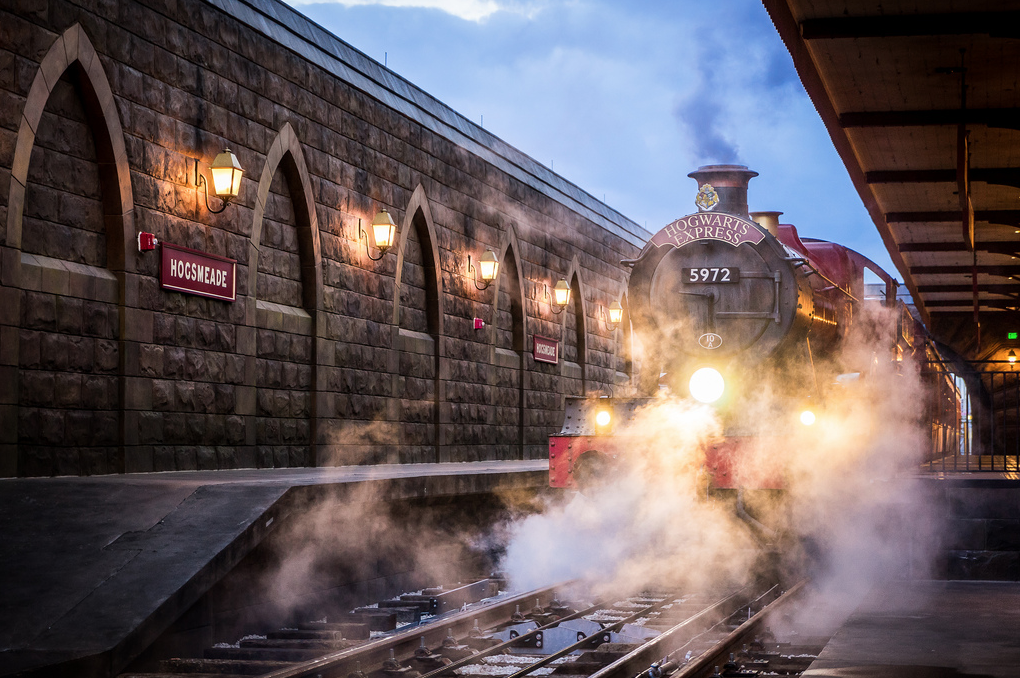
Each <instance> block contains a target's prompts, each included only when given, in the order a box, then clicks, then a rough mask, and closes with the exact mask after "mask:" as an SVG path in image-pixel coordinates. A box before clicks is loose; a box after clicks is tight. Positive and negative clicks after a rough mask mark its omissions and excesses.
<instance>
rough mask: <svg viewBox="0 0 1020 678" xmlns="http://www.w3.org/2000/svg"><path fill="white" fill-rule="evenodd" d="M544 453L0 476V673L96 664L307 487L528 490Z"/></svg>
mask: <svg viewBox="0 0 1020 678" xmlns="http://www.w3.org/2000/svg"><path fill="white" fill-rule="evenodd" d="M548 464H549V462H548V460H545V459H540V460H528V461H501V462H495V461H493V462H472V463H444V464H407V465H378V466H354V467H335V468H300V469H263V470H255V469H246V470H234V471H207V472H204V471H190V472H173V473H150V474H126V475H116V476H95V477H87V478H81V477H59V478H27V479H5V480H0V544H2V547H0V582H2V586H0V675H16V674H22V673H24V674H26V675H31V674H33V673H34V674H35V675H44V674H45V669H44V668H43V667H47V666H52V665H54V664H58V663H62V664H64V665H72V666H74V667H75V669H74V671H73V675H108V674H109V673H111V672H112V671H115V670H116V669H117V667H121V666H123V665H124V664H125V663H126V662H127V661H128V660H129V659H131V658H132V657H134V656H135V655H137V653H139V652H141V651H142V650H143V649H144V648H145V647H147V646H148V644H149V643H151V642H152V640H153V639H154V638H156V637H157V636H158V635H159V634H160V633H161V632H162V631H163V630H164V629H165V628H166V627H167V626H168V625H169V624H171V623H172V622H173V621H174V620H175V619H177V618H178V617H179V616H180V615H181V614H182V613H183V612H184V611H186V610H187V609H188V608H189V607H190V606H191V605H192V604H194V603H195V601H196V600H198V599H199V597H200V596H202V595H203V594H204V593H205V592H206V591H208V590H209V588H210V587H211V586H213V585H214V584H215V583H216V582H217V581H219V580H220V579H221V578H222V577H223V576H224V575H225V574H226V573H228V572H229V571H230V570H231V569H232V568H233V567H234V566H235V565H237V564H238V563H239V562H240V561H241V559H242V558H244V557H245V555H247V554H248V553H250V552H251V551H252V549H253V548H254V547H255V546H257V545H258V544H259V543H260V542H261V541H262V540H263V539H264V538H265V537H266V536H267V535H269V534H270V533H271V532H272V531H273V530H274V528H276V527H278V526H279V525H280V524H281V523H282V522H283V518H285V517H286V516H287V515H289V514H290V513H291V512H293V511H296V510H299V509H300V507H302V506H306V505H308V503H309V502H312V501H314V500H315V498H316V497H317V496H324V495H326V494H327V493H328V494H330V496H338V495H339V496H341V497H346V498H347V499H348V500H349V501H352V502H353V501H368V500H369V498H371V499H370V500H371V501H396V500H403V499H422V498H443V497H465V496H471V495H483V494H491V493H498V492H504V491H514V490H522V489H538V488H543V487H545V486H547V484H548ZM40 671H42V672H41V673H40ZM64 673H65V674H66V673H67V671H64Z"/></svg>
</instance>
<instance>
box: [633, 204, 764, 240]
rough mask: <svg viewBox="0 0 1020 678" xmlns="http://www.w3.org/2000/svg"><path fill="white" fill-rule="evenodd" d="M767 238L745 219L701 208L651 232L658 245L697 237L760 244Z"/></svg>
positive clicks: (696, 238)
mask: <svg viewBox="0 0 1020 678" xmlns="http://www.w3.org/2000/svg"><path fill="white" fill-rule="evenodd" d="M764 238H765V233H764V231H763V230H762V229H761V228H759V227H758V225H757V224H754V223H752V222H750V221H747V220H746V219H743V218H741V217H738V216H733V215H729V214H708V213H704V212H699V213H698V214H691V215H688V216H686V217H681V218H679V219H676V220H675V221H673V222H672V223H670V224H668V225H666V226H665V227H664V228H663V229H662V230H660V231H659V232H658V233H656V234H655V235H653V236H652V239H651V242H652V243H653V244H654V245H655V246H656V247H664V246H665V245H671V246H672V247H683V246H684V245H687V244H688V243H691V242H694V241H697V240H718V241H720V242H725V243H728V244H730V245H732V246H733V247H736V246H738V245H740V244H742V243H745V242H749V243H752V244H754V245H757V244H758V243H760V242H761V241H762V240H763V239H764Z"/></svg>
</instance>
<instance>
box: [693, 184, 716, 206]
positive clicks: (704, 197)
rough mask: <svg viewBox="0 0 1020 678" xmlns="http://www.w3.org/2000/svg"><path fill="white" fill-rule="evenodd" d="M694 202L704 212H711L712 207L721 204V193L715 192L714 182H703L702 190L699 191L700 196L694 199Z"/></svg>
mask: <svg viewBox="0 0 1020 678" xmlns="http://www.w3.org/2000/svg"><path fill="white" fill-rule="evenodd" d="M694 204H695V205H697V206H698V209H699V210H701V211H702V212H710V211H712V209H713V208H714V207H715V206H716V205H718V204H719V194H718V193H716V192H715V187H713V186H712V184H702V185H701V190H700V191H698V197H697V198H696V199H695V200H694Z"/></svg>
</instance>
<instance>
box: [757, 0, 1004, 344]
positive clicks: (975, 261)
mask: <svg viewBox="0 0 1020 678" xmlns="http://www.w3.org/2000/svg"><path fill="white" fill-rule="evenodd" d="M764 4H765V7H766V9H767V10H768V12H769V14H770V15H771V17H772V20H773V23H774V24H775V25H776V28H777V30H778V31H779V34H780V35H781V36H782V38H783V41H784V42H785V43H786V45H787V48H788V49H789V50H790V54H791V55H792V56H793V60H794V65H795V66H796V68H797V71H798V73H799V75H800V78H801V80H802V82H803V83H804V86H805V88H806V89H807V92H808V94H809V96H810V97H811V99H812V100H813V102H814V105H815V107H816V109H817V110H818V112H819V114H820V115H821V117H822V120H823V121H824V123H825V125H826V127H827V128H828V130H829V134H830V136H831V137H832V140H833V143H834V144H835V147H836V149H837V151H838V152H839V154H840V155H841V156H842V158H843V162H844V164H845V165H846V168H847V170H848V172H849V174H850V177H851V179H852V180H853V182H854V185H855V186H856V188H857V191H858V193H859V194H860V196H861V198H862V200H863V201H864V204H865V206H866V207H867V209H868V211H869V212H870V214H871V218H872V219H873V220H874V222H875V226H876V227H877V228H878V231H879V233H880V234H881V236H882V238H883V240H884V241H885V245H886V247H887V249H888V250H889V254H890V256H891V258H892V260H893V262H894V263H895V264H896V266H897V268H898V269H899V273H900V276H901V277H902V279H903V280H904V282H905V284H906V286H907V288H908V289H909V291H910V293H911V295H912V296H913V298H914V301H915V304H916V306H917V309H918V312H919V314H920V315H921V318H922V319H923V320H924V322H925V324H926V325H928V327H929V328H930V329H931V331H932V333H933V335H934V336H935V338H936V339H938V340H940V341H942V342H944V343H946V344H947V345H949V346H950V347H952V348H953V349H955V350H956V351H958V352H959V353H960V354H961V355H963V356H965V357H967V358H969V359H989V358H992V359H997V358H999V357H1001V356H1000V355H999V354H1000V353H1001V354H1004V353H1005V352H1006V351H1008V350H1009V348H1010V347H1020V344H1018V343H1017V342H1016V341H1015V340H1013V341H1010V340H1009V339H1008V335H1009V332H1011V331H1012V332H1016V331H1018V330H1020V312H1018V309H1020V258H1018V257H1020V111H1018V104H1020V3H1018V2H994V1H989V0H966V1H963V0H923V1H921V2H919V1H918V0H882V1H881V2H878V1H876V0H870V1H868V2H862V1H859V0H764ZM864 226H866V225H864V224H862V227H864ZM975 299H976V300H977V307H978V313H977V320H978V322H975V310H974V307H975ZM979 328H980V329H979Z"/></svg>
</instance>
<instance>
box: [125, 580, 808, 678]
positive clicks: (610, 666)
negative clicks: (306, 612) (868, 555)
mask: <svg viewBox="0 0 1020 678" xmlns="http://www.w3.org/2000/svg"><path fill="white" fill-rule="evenodd" d="M498 584H499V582H498V581H494V580H488V579H485V580H479V581H477V582H473V583H471V584H469V585H466V586H463V587H457V588H455V589H452V590H450V591H442V590H434V591H429V590H426V591H423V592H422V593H421V594H417V595H411V596H403V597H401V599H399V600H394V601H385V602H383V603H380V605H379V607H376V608H360V611H355V612H354V613H352V615H348V616H347V617H346V618H345V619H344V621H335V622H329V621H319V622H312V623H308V624H302V625H300V626H299V627H298V628H296V629H281V630H279V631H276V632H272V633H268V634H266V635H265V636H256V637H249V638H246V639H242V640H241V641H240V642H239V643H238V644H236V645H234V646H229V647H214V648H210V649H208V650H206V651H205V653H204V656H203V657H201V658H194V659H183V658H176V659H168V660H164V661H163V662H161V666H160V671H159V672H156V673H125V674H121V677H120V678H171V677H172V678H212V677H214V676H215V678H225V677H229V676H256V675H257V676H265V677H266V678H334V677H336V678H452V677H454V676H461V677H463V678H490V677H494V676H495V677H498V678H525V676H533V677H539V676H548V675H555V676H557V677H561V676H562V677H564V678H566V677H570V678H636V677H637V678H702V677H705V678H708V677H710V676H713V675H716V676H722V677H724V678H730V677H733V678H736V677H738V676H753V675H759V674H760V675H799V674H800V673H801V672H803V671H804V670H805V669H806V668H807V666H808V665H810V662H811V661H812V660H813V658H814V656H815V655H817V653H818V651H820V649H821V647H820V646H817V645H816V644H813V645H807V646H791V645H788V644H787V645H784V644H782V643H777V642H775V639H774V638H772V637H771V634H770V633H769V632H768V631H767V624H768V620H769V618H771V617H773V616H774V615H775V614H777V611H779V610H782V609H783V608H784V606H785V605H786V604H787V603H788V602H789V601H790V600H792V599H793V597H795V596H796V595H797V593H798V592H799V590H800V589H801V587H802V584H798V585H797V586H796V587H793V588H792V589H791V590H789V591H786V592H783V591H780V590H779V589H778V587H773V588H769V589H766V590H761V591H752V590H750V589H744V590H740V591H732V592H726V593H725V594H716V595H714V596H706V595H679V594H676V593H671V592H644V593H642V594H640V595H636V596H630V597H622V598H619V599H612V600H608V601H603V602H599V603H578V602H571V603H565V602H562V601H561V600H560V598H559V596H563V597H564V599H567V594H566V592H565V591H566V589H565V587H564V585H558V586H554V587H547V588H542V589H537V590H534V591H529V592H527V593H525V594H521V595H517V596H505V595H504V596H498V597H492V596H493V595H494V594H495V592H496V591H495V589H496V588H497V586H498ZM421 613H424V614H426V615H431V617H430V618H429V619H428V620H427V621H424V622H421V621H415V617H416V616H418V615H419V614H421ZM357 615H361V617H360V618H359V617H357ZM399 617H403V618H405V619H407V618H410V620H411V621H410V623H407V624H406V625H405V626H404V627H403V628H401V629H399V630H398V629H392V628H391V629H390V630H388V631H386V632H384V633H383V634H382V635H381V636H380V637H372V636H376V635H378V634H372V633H370V630H371V628H372V626H373V625H375V626H376V627H383V626H393V625H394V624H393V622H394V621H395V619H396V618H399Z"/></svg>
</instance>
